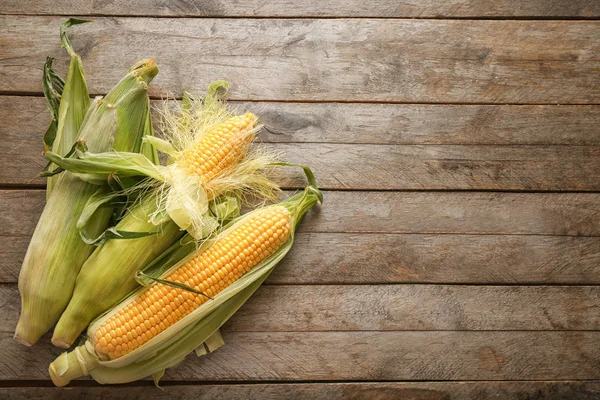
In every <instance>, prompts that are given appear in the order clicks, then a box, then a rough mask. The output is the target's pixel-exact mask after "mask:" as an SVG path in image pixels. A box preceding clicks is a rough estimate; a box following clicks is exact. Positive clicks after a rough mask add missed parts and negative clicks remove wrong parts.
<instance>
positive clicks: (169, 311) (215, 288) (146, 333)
mask: <svg viewBox="0 0 600 400" xmlns="http://www.w3.org/2000/svg"><path fill="white" fill-rule="evenodd" d="M275 232H279V233H278V235H277V236H275ZM290 233H291V223H290V213H289V211H288V210H287V209H286V208H285V207H283V206H277V207H269V208H266V209H265V210H263V211H261V212H258V213H256V214H254V215H251V216H249V217H248V218H247V219H246V220H245V221H242V223H240V225H238V226H237V227H235V228H234V229H233V230H231V231H230V232H229V233H227V234H226V235H225V236H224V237H222V238H220V239H219V240H218V241H217V242H216V243H215V244H213V245H212V246H211V247H209V248H208V249H206V250H204V251H203V252H202V253H200V254H199V255H198V256H196V257H194V258H193V259H191V260H190V261H189V262H187V263H185V264H183V265H182V266H181V267H179V268H178V269H177V270H175V271H173V272H171V274H169V275H168V276H166V277H165V279H166V280H169V281H173V282H179V283H183V284H186V285H188V286H190V287H193V288H194V289H196V290H199V291H202V292H204V293H206V294H207V295H209V296H215V295H216V294H217V293H219V292H220V291H221V290H223V289H224V288H226V287H227V286H229V285H230V284H232V283H233V282H235V281H237V280H238V279H240V278H241V276H242V275H244V274H245V273H247V272H248V271H250V270H251V269H252V268H253V267H254V266H256V265H257V264H259V263H260V262H262V261H263V260H265V259H266V258H268V257H269V256H270V255H271V254H273V253H274V252H275V251H276V250H277V249H278V248H279V247H280V246H281V245H282V244H283V243H285V242H286V241H287V239H288V238H289V236H290ZM249 238H251V239H249ZM242 243H245V244H243V245H242ZM250 249H251V251H247V250H250ZM242 255H245V261H244V262H242V263H239V262H237V261H236V259H239V258H238V257H241V256H242ZM207 260H210V261H207ZM208 300H209V299H208V298H207V297H206V296H202V295H199V294H195V293H192V292H189V291H184V290H182V289H174V288H172V287H168V286H166V285H163V284H160V283H157V284H155V285H153V286H151V287H150V288H149V289H147V290H145V291H144V292H142V293H140V294H139V295H138V296H137V297H136V298H135V299H134V300H133V301H132V302H131V303H129V304H128V305H127V306H125V307H123V309H121V310H120V311H118V312H117V313H116V314H114V315H113V316H112V317H110V318H109V319H108V320H106V321H105V322H104V324H103V325H102V326H100V327H99V328H98V329H97V330H96V332H95V333H94V335H93V340H94V345H95V348H96V351H97V352H98V354H100V355H105V356H108V358H109V359H111V360H114V359H115V358H118V357H120V356H123V355H125V354H127V353H129V352H131V351H133V350H135V349H137V348H138V347H140V346H142V345H143V344H144V343H146V342H148V341H149V340H150V339H152V338H153V337H155V336H156V335H158V334H159V333H161V332H162V331H164V330H165V329H168V328H169V327H170V326H171V325H173V324H175V323H176V322H177V321H179V320H181V319H182V318H183V317H185V316H186V315H188V314H190V313H191V312H192V311H194V310H195V309H196V308H198V307H199V306H201V305H202V304H204V303H205V302H206V301H208ZM161 304H164V306H162V305H161ZM132 311H133V313H132ZM132 315H136V316H141V317H142V318H138V317H135V318H132ZM133 332H136V333H137V338H136V340H134V341H131V340H129V341H128V342H125V340H124V338H125V339H129V337H130V336H131V335H130V333H131V334H132V333H133ZM122 343H127V345H122ZM129 344H131V345H129Z"/></svg>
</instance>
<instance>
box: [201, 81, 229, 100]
mask: <svg viewBox="0 0 600 400" xmlns="http://www.w3.org/2000/svg"><path fill="white" fill-rule="evenodd" d="M228 95H229V82H227V81H224V80H219V81H214V82H212V83H210V84H209V85H208V89H206V97H211V98H216V99H218V100H225V99H226V98H227V96H228Z"/></svg>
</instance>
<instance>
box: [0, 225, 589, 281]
mask: <svg viewBox="0 0 600 400" xmlns="http://www.w3.org/2000/svg"><path fill="white" fill-rule="evenodd" d="M0 243H1V245H0V282H16V281H17V278H18V276H19V268H20V267H21V263H22V261H23V257H24V256H25V251H26V249H27V246H28V244H29V238H28V237H26V236H12V237H11V236H4V237H1V238H0ZM268 282H269V283H271V284H352V283H354V284H378V283H478V284H490V283H491V284H519V283H520V284H584V285H585V284H600V239H598V238H594V237H568V236H537V235H462V234H461V235H453V234H451V235H448V234H443V235H435V234H434V235H427V234H385V233H374V234H360V233H310V232H300V233H299V234H298V235H297V236H296V239H295V243H294V247H293V248H292V250H291V252H290V254H289V255H288V256H287V257H286V258H285V259H284V260H283V261H282V262H281V263H280V264H279V265H278V266H277V268H276V269H275V271H274V272H273V273H272V274H271V276H270V277H269V278H268Z"/></svg>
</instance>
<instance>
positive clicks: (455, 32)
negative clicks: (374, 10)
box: [0, 16, 600, 104]
mask: <svg viewBox="0 0 600 400" xmlns="http://www.w3.org/2000/svg"><path fill="white" fill-rule="evenodd" d="M62 19H64V17H31V16H4V17H1V18H0V21H1V22H0V45H1V46H2V47H3V48H4V49H5V50H4V55H3V58H4V60H3V61H2V62H1V63H0V66H1V67H2V73H1V75H0V76H1V77H2V79H1V80H0V82H1V84H0V92H5V93H17V94H18V93H39V92H40V85H39V77H40V66H41V65H42V64H43V60H44V57H45V56H46V55H51V56H57V57H59V58H60V59H61V60H62V61H61V62H59V63H58V64H62V65H63V66H64V65H65V62H66V59H65V56H64V54H63V53H64V51H63V50H62V49H60V47H59V45H58V25H59V23H60V21H61V20H62ZM597 32H598V24H597V23H595V22H593V21H589V22H586V21H578V22H572V21H461V20H454V21H451V20H450V21H449V20H389V19H385V20H379V19H375V20H373V19H364V20H363V19H360V20H359V19H350V20H345V19H320V20H314V19H299V20H295V19H283V20H282V19H268V20H263V19H227V20H219V19H210V18H208V19H189V18H180V19H172V18H160V19H149V18H98V19H96V22H95V23H94V24H89V25H86V26H85V27H78V28H76V29H75V30H74V34H73V41H74V43H75V46H76V48H77V49H78V50H79V51H80V52H81V54H82V55H83V58H84V63H85V67H86V72H87V76H88V78H89V84H90V90H91V92H92V93H105V92H107V91H108V90H109V89H110V87H111V86H112V85H114V84H115V83H116V82H117V81H118V80H119V79H120V78H121V76H122V75H123V73H124V71H125V70H127V68H128V67H129V66H130V65H132V64H133V63H134V62H135V61H137V60H138V59H140V58H145V57H149V56H150V57H154V58H156V59H157V62H158V64H159V66H160V68H161V70H162V73H161V74H159V75H158V77H157V78H156V79H155V81H154V82H153V85H152V87H153V89H151V92H152V93H153V94H154V95H157V96H161V95H164V94H165V93H175V94H178V93H181V92H182V90H183V88H186V89H190V90H203V89H204V88H205V87H206V86H207V84H208V82H210V81H212V80H215V79H222V78H226V79H228V80H230V81H231V83H232V87H233V88H234V90H233V96H234V97H235V98H236V99H244V100H261V99H263V100H264V99H267V100H320V101H327V100H330V101H336V100H341V101H389V102H425V103H428V102H442V103H451V102H460V103H480V102H483V103H543V104H547V103H561V104H566V103H585V104H589V103H599V102H600V85H598V84H597V83H598V79H597V76H598V72H599V70H600V60H598V59H596V58H594V55H595V54H598V51H599V50H600V35H597V34H596V33H597ZM58 64H57V65H58Z"/></svg>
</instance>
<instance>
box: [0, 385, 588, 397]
mask: <svg viewBox="0 0 600 400" xmlns="http://www.w3.org/2000/svg"><path fill="white" fill-rule="evenodd" d="M138 385H139V386H135V387H113V388H105V387H70V388H52V389H51V388H24V387H18V388H0V396H2V398H3V399H6V400H15V399H22V398H27V399H31V400H64V399H81V398H86V399H87V398H102V399H105V398H110V399H115V400H131V399H141V400H143V399H161V400H166V399H168V400H182V399H204V398H206V399H214V400H254V399H256V400H279V399H284V398H295V399H296V398H301V399H306V400H322V399H330V400H359V399H371V398H373V399H378V400H398V399H407V400H447V399H460V400H481V399H487V398H500V399H503V400H523V399H546V400H565V399H577V400H596V399H597V398H598V396H600V385H599V384H598V383H592V382H579V381H563V382H536V381H525V382H383V383H374V382H369V383H322V384H314V383H313V384H306V383H288V384H277V383H275V384H273V383H268V384H218V385H215V384H202V385H181V386H171V387H168V388H167V390H164V391H161V390H156V388H154V387H150V385H151V384H150V383H149V382H148V384H147V385H145V386H141V384H138Z"/></svg>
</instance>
